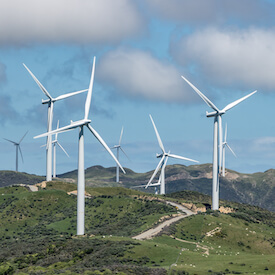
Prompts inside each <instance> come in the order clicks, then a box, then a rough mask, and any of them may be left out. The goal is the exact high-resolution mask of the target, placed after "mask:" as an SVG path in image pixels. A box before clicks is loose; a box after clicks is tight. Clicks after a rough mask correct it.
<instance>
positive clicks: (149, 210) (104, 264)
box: [0, 182, 275, 274]
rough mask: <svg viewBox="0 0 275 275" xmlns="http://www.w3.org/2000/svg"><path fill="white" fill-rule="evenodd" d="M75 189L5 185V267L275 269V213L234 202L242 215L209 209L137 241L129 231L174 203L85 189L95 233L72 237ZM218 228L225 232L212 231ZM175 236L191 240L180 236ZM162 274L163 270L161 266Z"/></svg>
mask: <svg viewBox="0 0 275 275" xmlns="http://www.w3.org/2000/svg"><path fill="white" fill-rule="evenodd" d="M74 189H75V185H74V184H65V183H62V182H53V183H51V184H49V185H48V187H47V190H41V191H39V192H35V193H31V192H28V191H27V190H26V189H25V188H23V187H9V188H1V194H4V195H2V196H0V209H1V212H0V223H1V224H0V236H1V238H0V244H1V249H0V273H1V272H2V273H4V271H7V270H12V269H13V270H21V271H24V272H26V273H30V272H34V273H35V272H38V271H41V272H50V271H52V272H53V273H56V272H57V271H58V272H61V273H63V272H67V274H70V272H73V273H74V272H79V273H84V272H85V270H86V271H87V270H92V269H95V270H97V269H101V270H102V269H104V268H108V269H111V270H118V271H119V270H120V271H121V270H123V271H124V272H126V274H154V273H153V272H154V271H153V270H152V269H150V268H165V269H167V270H168V269H170V270H172V269H175V270H185V271H188V272H189V273H190V274H208V273H209V274H211V272H208V271H209V270H212V274H214V272H223V273H226V272H229V271H230V272H233V271H234V272H235V273H236V272H243V273H246V274H253V272H256V273H257V274H275V266H274V261H273V259H274V255H275V249H274V243H275V238H274V237H273V236H274V234H275V229H274V220H275V218H274V215H273V213H270V212H268V211H266V210H262V209H259V208H255V207H251V206H250V207H248V206H247V207H245V206H244V205H240V204H234V205H232V206H233V207H234V208H235V209H239V210H238V211H239V212H237V213H236V214H232V215H223V214H217V213H211V211H210V214H207V215H203V214H200V215H196V216H192V217H190V218H186V219H184V220H182V221H180V222H179V223H177V224H176V225H174V226H171V227H170V228H169V229H168V230H167V233H166V235H165V234H164V235H162V236H159V237H156V238H154V239H153V240H149V241H134V240H132V239H130V238H129V237H127V236H132V235H135V234H136V233H137V232H140V231H142V230H144V229H146V228H147V227H150V226H152V224H154V222H156V221H157V220H158V219H159V217H160V216H163V215H165V214H167V213H172V212H173V209H172V208H170V207H166V206H165V205H163V204H160V203H157V202H150V201H149V200H147V199H145V198H142V199H141V197H140V196H139V195H142V196H143V195H144V193H140V192H137V191H133V190H129V189H124V188H90V189H89V188H87V191H89V192H90V193H91V194H92V195H93V196H94V197H93V199H89V200H88V199H87V200H86V201H87V204H86V231H87V233H89V234H95V235H97V236H96V237H84V238H81V237H80V238H72V237H71V234H74V233H75V223H76V219H75V218H76V217H75V211H76V209H75V207H76V197H75V196H69V195H67V193H66V192H67V191H72V190H74ZM174 199H177V200H178V201H190V200H194V201H198V202H199V201H208V200H209V198H207V196H204V195H201V194H197V193H195V192H190V193H189V192H184V193H181V194H174ZM222 203H223V202H222ZM267 215H269V216H268V218H269V220H271V221H273V222H270V221H268V218H267ZM216 227H219V228H220V231H219V232H218V233H217V234H215V235H214V236H213V237H206V232H209V231H210V230H212V229H214V228H216ZM170 234H172V235H173V236H174V237H177V238H180V239H183V240H186V241H188V242H191V243H184V242H180V241H177V240H176V239H173V238H171V237H169V235H170ZM103 235H104V237H103ZM110 235H112V236H110ZM119 236H120V237H119ZM122 236H124V237H122ZM125 236H126V237H125ZM197 243H200V244H201V245H204V246H206V247H208V248H209V253H210V255H209V256H206V255H204V254H203V252H204V250H202V249H201V248H198V247H196V244H197ZM263 254H264V255H263ZM175 264H177V265H176V266H175ZM129 266H131V267H129ZM133 266H134V267H133ZM265 269H268V270H265ZM129 270H135V273H130V271H129ZM226 270H229V271H226ZM156 272H157V273H156V274H165V273H164V272H165V270H163V269H158V270H157V271H156ZM87 274H88V273H87ZM216 274H218V273H216Z"/></svg>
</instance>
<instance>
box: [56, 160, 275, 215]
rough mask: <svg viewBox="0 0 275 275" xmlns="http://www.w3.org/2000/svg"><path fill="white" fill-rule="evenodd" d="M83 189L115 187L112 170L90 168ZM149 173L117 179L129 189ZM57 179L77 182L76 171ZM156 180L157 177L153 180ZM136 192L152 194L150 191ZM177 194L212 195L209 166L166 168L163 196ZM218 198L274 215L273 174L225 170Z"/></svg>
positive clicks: (127, 175)
mask: <svg viewBox="0 0 275 275" xmlns="http://www.w3.org/2000/svg"><path fill="white" fill-rule="evenodd" d="M85 173H86V185H87V186H99V185H101V186H118V184H117V183H115V173H116V172H115V167H110V168H104V167H102V166H93V167H90V168H88V169H86V172H85ZM152 173H153V171H150V172H147V173H135V172H134V171H132V170H130V169H126V174H125V175H124V174H121V175H120V186H124V187H127V188H133V187H134V186H137V185H142V184H147V182H148V181H149V179H150V177H151V175H152ZM59 177H60V178H73V179H74V180H76V179H77V171H76V170H75V171H72V172H69V173H66V174H62V175H59ZM157 178H158V177H157ZM150 189H151V188H148V189H147V190H144V188H138V190H141V191H146V192H152V193H153V192H154V190H152V189H151V190H150ZM181 190H190V191H198V192H200V193H203V194H207V195H211V193H212V191H211V190H212V165H211V164H201V165H190V166H184V165H179V164H176V165H167V167H166V192H167V193H168V194H169V193H173V192H177V191H181ZM220 198H221V199H225V200H230V201H236V202H240V203H247V204H252V205H257V206H260V207H263V208H266V209H268V210H270V211H275V201H274V198H275V170H274V169H270V170H267V171H265V172H263V173H254V174H243V173H238V172H235V171H233V170H227V172H226V176H225V178H223V177H221V179H220Z"/></svg>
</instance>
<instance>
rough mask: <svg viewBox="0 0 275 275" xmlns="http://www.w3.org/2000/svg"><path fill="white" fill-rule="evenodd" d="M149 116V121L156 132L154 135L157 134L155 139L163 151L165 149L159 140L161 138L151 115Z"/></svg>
mask: <svg viewBox="0 0 275 275" xmlns="http://www.w3.org/2000/svg"><path fill="white" fill-rule="evenodd" d="M149 116H150V119H151V121H152V124H153V127H154V129H155V133H156V136H157V139H158V143H159V147H160V149H161V150H162V152H163V153H165V149H164V146H163V143H162V141H161V138H160V136H159V133H158V130H157V127H156V125H155V123H154V120H153V118H152V116H151V115H149Z"/></svg>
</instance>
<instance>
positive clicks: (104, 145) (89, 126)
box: [87, 124, 126, 174]
mask: <svg viewBox="0 0 275 275" xmlns="http://www.w3.org/2000/svg"><path fill="white" fill-rule="evenodd" d="M87 127H88V129H89V130H90V131H91V132H92V134H93V135H94V136H95V137H96V139H97V140H98V141H99V142H100V143H101V144H102V145H103V147H104V148H105V149H106V150H107V151H108V153H109V154H110V155H111V157H112V158H113V159H114V160H115V162H116V163H117V164H118V165H119V167H120V169H121V170H122V172H123V173H124V174H126V172H125V170H124V169H123V167H122V166H121V164H120V163H119V161H118V160H117V158H116V157H115V155H114V154H113V152H112V151H111V149H110V148H109V147H108V145H107V144H106V143H105V141H104V140H103V139H102V138H101V136H100V135H99V134H98V132H97V131H96V130H95V129H94V128H93V127H92V126H91V125H90V124H87Z"/></svg>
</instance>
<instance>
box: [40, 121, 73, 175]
mask: <svg viewBox="0 0 275 275" xmlns="http://www.w3.org/2000/svg"><path fill="white" fill-rule="evenodd" d="M56 129H59V120H58V121H57V127H56ZM57 136H58V133H56V134H55V139H54V140H53V141H52V144H53V178H56V145H57V146H59V147H60V148H61V150H62V151H63V152H64V153H65V154H66V155H67V157H68V158H69V157H70V156H69V154H68V153H67V152H66V150H65V149H64V148H63V146H62V145H61V144H60V143H59V142H58V139H57ZM45 146H47V144H45V145H42V146H41V147H45Z"/></svg>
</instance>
